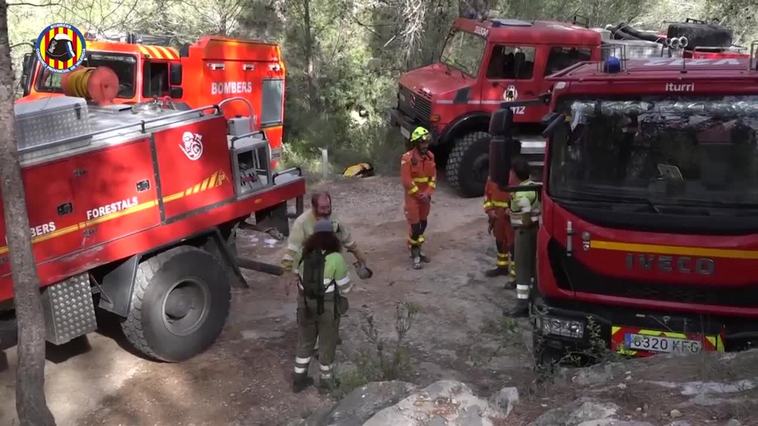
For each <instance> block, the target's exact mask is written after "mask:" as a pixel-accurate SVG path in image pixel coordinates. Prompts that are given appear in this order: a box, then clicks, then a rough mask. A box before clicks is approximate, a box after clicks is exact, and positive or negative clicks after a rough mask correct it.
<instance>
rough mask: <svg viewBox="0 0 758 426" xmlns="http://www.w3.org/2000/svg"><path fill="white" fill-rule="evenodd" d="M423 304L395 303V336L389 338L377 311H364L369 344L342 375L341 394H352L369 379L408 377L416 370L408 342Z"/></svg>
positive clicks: (355, 356) (339, 390)
mask: <svg viewBox="0 0 758 426" xmlns="http://www.w3.org/2000/svg"><path fill="white" fill-rule="evenodd" d="M420 311H421V308H420V306H418V305H416V304H413V303H409V302H404V303H399V304H397V305H396V306H395V337H394V338H387V337H384V336H383V333H382V332H381V330H379V328H378V327H377V324H376V322H375V321H374V316H373V314H371V313H370V312H369V313H364V314H363V324H361V331H362V332H363V334H364V337H365V339H366V343H367V344H368V345H364V346H361V348H360V349H359V350H358V351H357V352H356V353H355V354H352V356H351V361H353V362H354V363H355V367H356V368H355V369H354V370H350V371H348V372H346V373H344V374H342V375H341V376H340V377H339V378H338V379H339V381H340V387H339V389H338V390H337V395H336V396H337V397H340V396H343V395H346V394H348V393H350V391H351V390H353V389H355V388H356V387H359V386H363V385H365V384H366V383H369V382H378V381H390V380H397V379H403V378H407V377H408V376H409V375H410V374H411V373H412V370H413V366H412V365H411V360H410V354H409V351H408V347H407V345H406V344H405V340H406V337H407V335H408V332H409V331H410V330H411V328H412V327H413V321H414V319H415V318H416V315H418V313H419V312H420Z"/></svg>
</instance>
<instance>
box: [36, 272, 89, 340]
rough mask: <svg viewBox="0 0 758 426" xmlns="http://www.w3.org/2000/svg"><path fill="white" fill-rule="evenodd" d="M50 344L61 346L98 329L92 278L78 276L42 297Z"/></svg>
mask: <svg viewBox="0 0 758 426" xmlns="http://www.w3.org/2000/svg"><path fill="white" fill-rule="evenodd" d="M42 310H43V311H44V313H45V328H46V329H47V341H48V342H50V343H53V344H55V345H62V344H64V343H66V342H69V341H71V340H73V339H75V338H77V337H79V336H83V335H85V334H87V333H90V332H93V331H95V330H96V329H97V320H96V319H95V304H94V302H93V301H92V292H91V290H90V284H89V274H87V273H84V274H80V275H75V276H73V277H71V278H69V279H67V280H65V281H61V282H59V283H57V284H53V285H51V286H49V287H47V288H46V289H45V291H44V292H43V293H42Z"/></svg>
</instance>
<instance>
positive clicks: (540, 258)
mask: <svg viewBox="0 0 758 426" xmlns="http://www.w3.org/2000/svg"><path fill="white" fill-rule="evenodd" d="M756 47H758V43H754V44H753V46H752V48H753V49H752V50H753V52H754V51H755V48H756ZM756 66H757V63H756V60H755V56H754V54H751V55H750V58H749V59H744V58H715V59H714V58H705V59H681V58H679V59H671V58H658V59H655V58H649V59H635V60H624V59H623V58H616V57H611V58H609V59H608V60H607V61H604V62H597V63H584V64H578V65H576V66H574V67H571V68H569V69H567V70H564V71H561V72H559V73H557V74H556V75H554V76H552V77H551V78H550V80H551V83H552V84H553V88H554V89H553V92H552V97H551V102H550V107H551V111H552V112H551V115H550V116H549V117H548V118H547V119H546V123H548V124H547V128H546V130H545V133H544V134H545V135H546V136H547V152H546V163H545V169H544V172H543V176H544V183H543V187H542V190H541V204H542V206H541V207H542V210H541V211H542V216H541V221H540V225H539V232H538V242H537V252H536V257H537V265H538V267H537V279H536V282H535V283H534V286H533V294H532V302H531V312H532V319H533V321H534V335H535V338H536V342H538V344H535V348H536V349H537V351H538V357H543V356H548V355H549V356H548V358H554V357H555V355H557V354H560V355H563V354H565V353H566V352H567V351H569V352H570V351H581V350H583V349H586V348H587V347H588V346H589V345H590V344H592V342H591V340H592V338H593V337H592V336H591V334H592V333H591V332H590V331H591V330H590V328H589V326H588V324H589V323H590V321H592V322H594V323H595V324H597V325H598V327H599V333H600V334H599V337H600V338H602V339H603V341H604V342H605V344H606V345H607V347H608V348H609V349H611V350H613V351H617V352H620V353H624V354H630V355H638V356H644V355H650V354H654V353H666V352H669V353H670V352H677V353H693V352H699V351H706V350H712V351H724V350H727V351H728V350H735V349H741V348H744V347H746V346H749V345H751V344H753V343H754V342H756V341H758V278H756V274H755V271H756V270H758V69H757V68H756ZM508 106H512V105H508ZM498 114H503V115H506V116H507V115H509V114H508V110H502V112H500V113H498ZM493 120H494V119H493ZM505 127H507V126H505ZM496 141H497V142H505V146H507V147H509V148H507V149H504V150H502V152H505V153H509V152H512V149H513V147H514V146H517V144H514V143H513V139H512V138H511V137H510V135H509V130H507V129H506V130H505V131H504V135H501V136H497V137H493V146H495V147H494V148H493V149H500V148H497V146H498V143H496ZM494 155H495V158H498V159H502V158H507V156H503V155H501V154H494ZM495 161H499V160H495ZM508 164H509V163H508V162H507V160H502V161H501V170H502V169H505V170H506V171H507V168H508ZM493 173H494V176H493V177H496V176H499V175H500V174H501V172H500V171H497V172H493ZM505 176H507V174H506V175H505ZM499 179H501V180H502V178H499ZM500 183H501V184H502V185H503V186H505V185H507V182H500ZM512 189H513V188H512ZM516 190H518V188H516ZM596 337H597V336H596Z"/></svg>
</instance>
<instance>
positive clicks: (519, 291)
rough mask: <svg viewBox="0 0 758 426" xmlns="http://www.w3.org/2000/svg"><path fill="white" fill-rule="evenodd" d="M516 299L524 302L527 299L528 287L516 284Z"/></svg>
mask: <svg viewBox="0 0 758 426" xmlns="http://www.w3.org/2000/svg"><path fill="white" fill-rule="evenodd" d="M516 299H519V300H526V299H529V286H528V285H521V284H516Z"/></svg>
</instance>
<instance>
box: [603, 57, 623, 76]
mask: <svg viewBox="0 0 758 426" xmlns="http://www.w3.org/2000/svg"><path fill="white" fill-rule="evenodd" d="M603 71H604V72H607V73H611V74H615V73H617V72H621V60H619V58H617V57H615V56H609V57H608V59H606V60H605V63H604V64H603Z"/></svg>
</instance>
